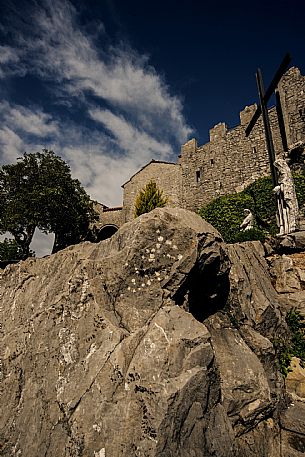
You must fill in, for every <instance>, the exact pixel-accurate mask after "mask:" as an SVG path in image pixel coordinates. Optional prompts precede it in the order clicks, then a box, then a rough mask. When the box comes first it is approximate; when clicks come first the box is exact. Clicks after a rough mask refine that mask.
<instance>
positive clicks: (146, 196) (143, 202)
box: [134, 181, 167, 217]
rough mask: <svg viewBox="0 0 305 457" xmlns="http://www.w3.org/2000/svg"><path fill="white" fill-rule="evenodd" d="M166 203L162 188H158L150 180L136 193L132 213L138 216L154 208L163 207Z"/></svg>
mask: <svg viewBox="0 0 305 457" xmlns="http://www.w3.org/2000/svg"><path fill="white" fill-rule="evenodd" d="M166 203H167V198H166V197H165V196H164V195H163V192H162V190H160V189H158V187H157V184H156V183H155V182H154V181H150V182H149V183H148V184H146V186H145V187H144V189H143V190H141V191H140V192H139V193H138V195H137V198H136V202H135V212H134V215H135V217H138V216H140V215H141V214H144V213H149V212H150V211H152V210H153V209H155V208H163V207H164V206H165V205H166Z"/></svg>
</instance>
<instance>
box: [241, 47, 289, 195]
mask: <svg viewBox="0 0 305 457" xmlns="http://www.w3.org/2000/svg"><path fill="white" fill-rule="evenodd" d="M290 61H291V57H290V54H288V53H287V54H286V55H285V57H284V59H283V61H282V63H281V65H280V66H279V68H278V70H277V72H276V73H275V76H274V78H273V80H272V81H271V84H270V86H269V87H268V89H267V90H266V92H265V90H264V83H263V77H262V72H261V70H260V69H258V70H257V72H256V82H257V88H258V95H259V101H260V104H259V105H258V107H257V109H256V111H255V113H254V115H253V117H252V119H251V121H250V122H249V125H248V127H247V128H246V132H245V133H246V136H249V134H250V133H251V131H252V129H253V127H254V126H255V124H256V122H257V120H258V118H259V116H260V115H261V114H262V116H263V123H264V131H265V138H266V144H267V150H268V156H269V164H270V172H271V177H272V184H273V187H275V186H276V185H277V184H278V180H277V171H276V168H275V166H274V161H275V152H274V145H273V140H272V133H271V128H270V122H269V115H268V108H267V103H268V101H269V99H270V97H271V95H272V94H273V92H274V91H275V95H276V111H277V118H278V123H279V128H280V133H281V138H282V144H283V149H284V151H287V150H288V147H287V138H286V131H285V125H284V119H283V112H282V107H281V100H280V97H279V93H278V91H277V90H276V89H277V85H278V83H279V82H280V80H281V77H282V76H283V74H284V73H285V71H286V70H287V68H288V65H289V63H290Z"/></svg>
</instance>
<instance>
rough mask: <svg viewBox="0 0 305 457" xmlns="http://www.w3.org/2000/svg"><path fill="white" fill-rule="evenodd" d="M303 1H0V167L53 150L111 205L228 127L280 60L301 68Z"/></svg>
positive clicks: (92, 191)
mask: <svg viewBox="0 0 305 457" xmlns="http://www.w3.org/2000/svg"><path fill="white" fill-rule="evenodd" d="M304 13H305V2H304V0H285V1H284V0H277V1H266V0H265V1H261V0H258V1H255V2H249V3H247V2H241V1H234V0H232V1H231V2H227V1H226V2H224V1H222V0H219V1H218V2H211V1H203V0H202V1H195V0H187V1H186V0H175V1H174V0H163V1H160V0H155V1H151V2H143V1H138V0H86V1H85V0H83V1H81V0H70V1H68V0H52V1H51V0H36V1H34V0H23V1H22V2H21V1H20V0H6V1H4V0H1V1H0V83H1V84H0V121H1V123H0V165H1V164H4V163H10V162H13V161H15V159H16V158H17V157H18V156H20V155H22V153H23V152H24V151H27V152H35V151H38V150H41V149H42V148H43V147H46V148H49V149H53V150H54V151H55V152H56V153H57V154H58V155H60V156H61V157H63V158H64V159H65V160H66V161H67V162H68V163H69V164H70V166H71V169H72V174H73V176H74V177H77V178H79V179H80V181H81V183H82V184H83V186H84V187H85V188H86V190H87V192H88V193H89V194H90V195H91V197H92V198H94V199H97V200H99V201H100V202H103V203H105V204H107V205H109V206H110V205H120V204H121V187H120V186H121V184H122V183H124V182H125V181H126V180H127V179H129V177H130V175H131V174H133V173H134V172H135V171H136V170H137V169H139V167H141V166H143V165H144V164H145V163H146V162H147V161H149V160H151V159H152V158H154V159H159V160H173V161H175V160H176V157H177V155H178V154H179V150H180V145H181V144H182V143H183V142H185V141H186V140H187V139H189V138H191V137H193V136H195V137H196V138H197V139H198V140H199V142H200V143H201V144H202V143H205V142H206V141H208V131H209V129H210V128H211V127H212V126H213V125H215V124H216V123H218V122H220V121H224V122H226V123H227V124H228V125H229V126H231V127H233V126H234V125H236V124H237V123H238V115H239V111H240V110H241V109H243V108H244V106H246V105H249V104H251V103H253V102H255V101H256V100H257V93H256V83H255V71H256V69H257V67H258V66H260V67H261V68H262V71H263V75H264V78H265V85H266V86H267V85H268V83H269V81H270V79H271V78H272V76H273V73H274V72H275V70H276V68H277V66H278V65H279V63H280V61H281V60H282V58H283V56H284V54H285V53H286V52H287V51H289V52H290V53H291V54H292V57H293V61H292V64H293V65H296V66H298V67H299V68H300V69H301V71H302V73H303V74H304V71H305V56H304V44H305V27H304Z"/></svg>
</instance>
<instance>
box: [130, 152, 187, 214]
mask: <svg viewBox="0 0 305 457" xmlns="http://www.w3.org/2000/svg"><path fill="white" fill-rule="evenodd" d="M151 179H152V180H153V181H155V182H156V184H157V186H158V187H159V189H160V190H162V191H163V193H164V196H165V197H167V198H168V203H167V205H168V206H172V207H174V206H181V188H182V183H181V168H180V166H179V165H178V164H175V163H169V162H157V161H152V162H150V163H149V164H148V165H146V166H145V167H143V168H142V169H141V170H140V171H139V172H138V173H136V174H135V175H134V176H132V178H130V180H129V181H127V182H126V183H125V184H124V186H123V187H124V201H123V208H124V213H125V221H126V222H127V221H131V220H133V218H134V204H135V199H136V197H137V195H138V193H139V192H140V191H141V190H142V189H143V188H144V187H145V186H146V184H148V182H149V181H150V180H151Z"/></svg>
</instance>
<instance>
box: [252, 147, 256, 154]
mask: <svg viewBox="0 0 305 457" xmlns="http://www.w3.org/2000/svg"><path fill="white" fill-rule="evenodd" d="M252 151H253V154H256V153H257V150H256V147H255V146H253V148H252Z"/></svg>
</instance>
